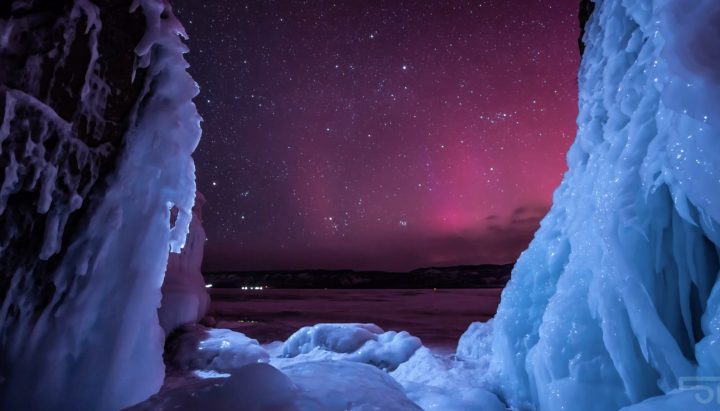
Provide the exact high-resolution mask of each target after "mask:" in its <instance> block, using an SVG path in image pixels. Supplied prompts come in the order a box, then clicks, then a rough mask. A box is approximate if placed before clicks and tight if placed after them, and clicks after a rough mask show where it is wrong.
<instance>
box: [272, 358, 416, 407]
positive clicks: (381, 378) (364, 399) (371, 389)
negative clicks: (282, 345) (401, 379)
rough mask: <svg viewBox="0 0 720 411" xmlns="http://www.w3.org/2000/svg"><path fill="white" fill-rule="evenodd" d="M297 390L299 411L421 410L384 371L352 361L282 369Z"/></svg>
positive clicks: (291, 366)
mask: <svg viewBox="0 0 720 411" xmlns="http://www.w3.org/2000/svg"><path fill="white" fill-rule="evenodd" d="M280 369H281V371H282V372H283V373H285V375H287V376H288V377H289V378H290V380H292V382H293V383H295V384H296V386H297V387H298V392H299V395H298V399H297V406H298V410H299V411H319V410H323V411H335V410H337V411H345V410H348V411H374V410H383V411H415V410H417V411H420V410H422V409H421V408H420V407H418V406H417V405H416V404H415V403H413V402H412V401H410V399H408V398H407V396H406V395H405V393H404V392H403V390H402V387H401V386H400V385H399V384H398V383H397V382H395V380H393V378H392V377H390V376H389V375H388V374H387V373H386V372H385V371H383V370H380V369H378V368H376V367H373V366H370V365H367V364H362V363H358V362H351V361H342V360H335V361H310V362H300V363H295V364H291V365H287V366H284V367H281V368H280Z"/></svg>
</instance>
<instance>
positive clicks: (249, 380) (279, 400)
mask: <svg viewBox="0 0 720 411" xmlns="http://www.w3.org/2000/svg"><path fill="white" fill-rule="evenodd" d="M297 397H298V389H297V387H296V386H295V384H294V383H293V382H292V381H291V380H290V379H289V378H288V377H287V376H286V375H285V374H283V373H282V372H280V371H278V370H277V369H276V368H274V367H271V366H269V365H267V364H249V365H246V366H245V367H242V368H239V369H237V370H235V371H234V372H233V374H232V375H230V376H226V377H221V378H211V379H204V380H198V381H195V382H193V383H190V384H186V385H182V386H179V387H176V388H173V389H171V390H168V391H165V392H162V393H160V394H157V395H155V396H153V397H152V398H150V399H148V400H147V401H144V402H143V403H141V404H138V405H136V406H134V407H132V408H129V409H127V410H126V411H170V410H172V411H197V410H212V411H238V410H242V411H302V410H300V409H299V408H298V407H297V405H296V401H297ZM311 410H313V411H319V410H321V408H310V409H308V410H307V411H311ZM327 410H328V411H330V409H327Z"/></svg>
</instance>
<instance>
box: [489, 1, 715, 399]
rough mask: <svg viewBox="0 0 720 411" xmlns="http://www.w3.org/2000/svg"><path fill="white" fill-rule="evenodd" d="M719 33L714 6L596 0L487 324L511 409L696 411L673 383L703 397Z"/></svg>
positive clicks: (711, 336)
mask: <svg viewBox="0 0 720 411" xmlns="http://www.w3.org/2000/svg"><path fill="white" fill-rule="evenodd" d="M718 27H720V3H719V2H717V1H716V0H692V1H680V0H672V1H670V0H602V1H597V2H596V10H595V12H594V14H593V15H592V17H591V20H590V22H589V24H588V26H587V27H586V29H587V30H586V34H585V38H584V39H585V43H586V45H587V48H586V49H585V54H584V56H583V60H582V64H581V68H580V74H579V86H580V100H579V106H580V112H579V116H578V134H577V138H576V141H575V142H574V144H573V145H572V147H571V149H570V151H569V153H568V156H567V159H568V164H569V170H568V172H567V173H566V175H565V177H564V179H563V182H562V184H561V186H560V187H559V188H558V189H557V190H556V192H555V194H554V199H553V207H552V209H551V211H550V212H549V214H548V215H547V216H546V217H545V219H544V220H543V221H542V224H541V228H540V229H539V231H538V232H537V233H536V234H535V238H534V240H533V242H532V243H531V245H530V247H529V249H528V250H527V251H525V252H524V253H523V254H522V256H521V257H520V259H519V261H518V262H517V264H516V266H515V269H514V271H513V275H512V279H511V281H510V282H509V284H508V286H507V288H506V289H505V290H504V292H503V295H502V301H501V303H500V307H499V309H498V313H497V315H496V317H495V320H494V325H493V327H494V335H493V337H492V339H493V352H494V356H493V367H495V368H496V369H497V370H499V371H500V374H499V375H501V383H502V393H503V395H504V397H505V398H506V399H507V400H508V401H509V403H510V404H511V405H513V406H514V407H517V408H521V409H525V408H528V409H530V408H535V409H538V410H562V409H564V410H567V409H582V410H614V409H620V408H622V407H623V406H627V405H630V404H635V403H639V402H641V401H643V400H645V399H647V398H650V397H659V398H656V399H654V400H651V402H647V403H645V405H638V406H636V407H634V408H631V409H637V410H645V409H700V408H699V403H698V401H697V399H696V398H695V396H694V394H695V392H693V391H687V390H683V388H685V387H686V384H687V378H688V377H689V378H697V377H711V378H709V379H707V380H705V381H706V382H704V383H703V384H705V386H706V388H708V387H709V388H710V389H711V390H714V392H715V393H716V394H715V395H716V396H717V390H716V388H717V386H718V383H717V382H713V378H715V377H718V376H720V361H719V360H720V344H718V342H720V326H719V324H720V285H718V281H717V279H718V268H719V266H720V263H719V261H718V245H720V225H719V224H718V222H719V221H720V170H719V168H720V162H718V155H720V92H718V90H719V88H720V58H719V57H720V55H719V54H718V53H719V52H718V50H719V49H718V44H720V31H719V30H718V29H717V28H718ZM715 380H717V378H715ZM708 381H709V382H708ZM701 386H702V384H701ZM668 393H670V394H669V395H665V394H668ZM689 393H692V394H689ZM713 401H717V397H714V399H713ZM714 404H715V405H717V402H715V403H714Z"/></svg>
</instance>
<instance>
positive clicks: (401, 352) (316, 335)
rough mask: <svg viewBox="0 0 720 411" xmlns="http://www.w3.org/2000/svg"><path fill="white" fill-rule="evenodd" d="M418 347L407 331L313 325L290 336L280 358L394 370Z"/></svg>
mask: <svg viewBox="0 0 720 411" xmlns="http://www.w3.org/2000/svg"><path fill="white" fill-rule="evenodd" d="M420 347H422V342H421V341H420V339H419V338H417V337H414V336H412V335H410V334H408V333H407V332H406V331H401V332H395V331H388V332H383V330H382V329H381V328H380V327H378V326H377V325H375V324H316V325H313V326H310V327H303V328H301V329H300V330H298V331H296V332H295V333H294V334H293V335H291V336H290V338H288V339H287V340H286V341H285V343H284V344H283V346H282V356H283V357H285V358H294V357H297V356H300V355H303V356H304V357H303V360H304V361H305V360H306V359H307V358H308V357H312V358H315V359H343V360H349V361H357V362H363V363H367V364H371V365H375V366H377V367H380V368H382V369H387V370H394V369H395V368H397V366H398V365H400V364H402V363H403V362H405V361H407V360H408V359H409V358H410V357H411V356H412V355H413V353H414V352H415V351H417V349H418V348H420Z"/></svg>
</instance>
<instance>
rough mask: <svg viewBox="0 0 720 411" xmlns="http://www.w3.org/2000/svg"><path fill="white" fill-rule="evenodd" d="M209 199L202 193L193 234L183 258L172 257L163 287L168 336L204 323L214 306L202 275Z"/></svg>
mask: <svg viewBox="0 0 720 411" xmlns="http://www.w3.org/2000/svg"><path fill="white" fill-rule="evenodd" d="M204 203H205V197H203V195H202V194H200V193H199V192H198V193H197V195H196V196H195V205H194V206H193V209H192V221H191V222H190V232H189V234H188V237H187V241H186V242H185V247H183V249H182V251H181V252H180V253H179V254H175V253H173V254H170V257H169V258H168V265H167V269H166V270H165V278H164V279H163V284H162V304H161V306H160V309H159V310H158V317H159V319H160V326H161V327H162V328H163V330H165V333H166V334H168V333H170V332H172V331H173V330H174V329H175V328H177V327H178V326H180V325H183V324H192V323H196V322H198V321H200V319H202V318H203V317H204V316H205V313H207V310H208V308H209V306H210V296H209V295H208V293H207V289H206V288H205V281H204V280H203V275H202V271H201V266H202V259H203V249H204V246H205V241H206V235H205V230H204V229H203V226H202V206H203V204H204Z"/></svg>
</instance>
